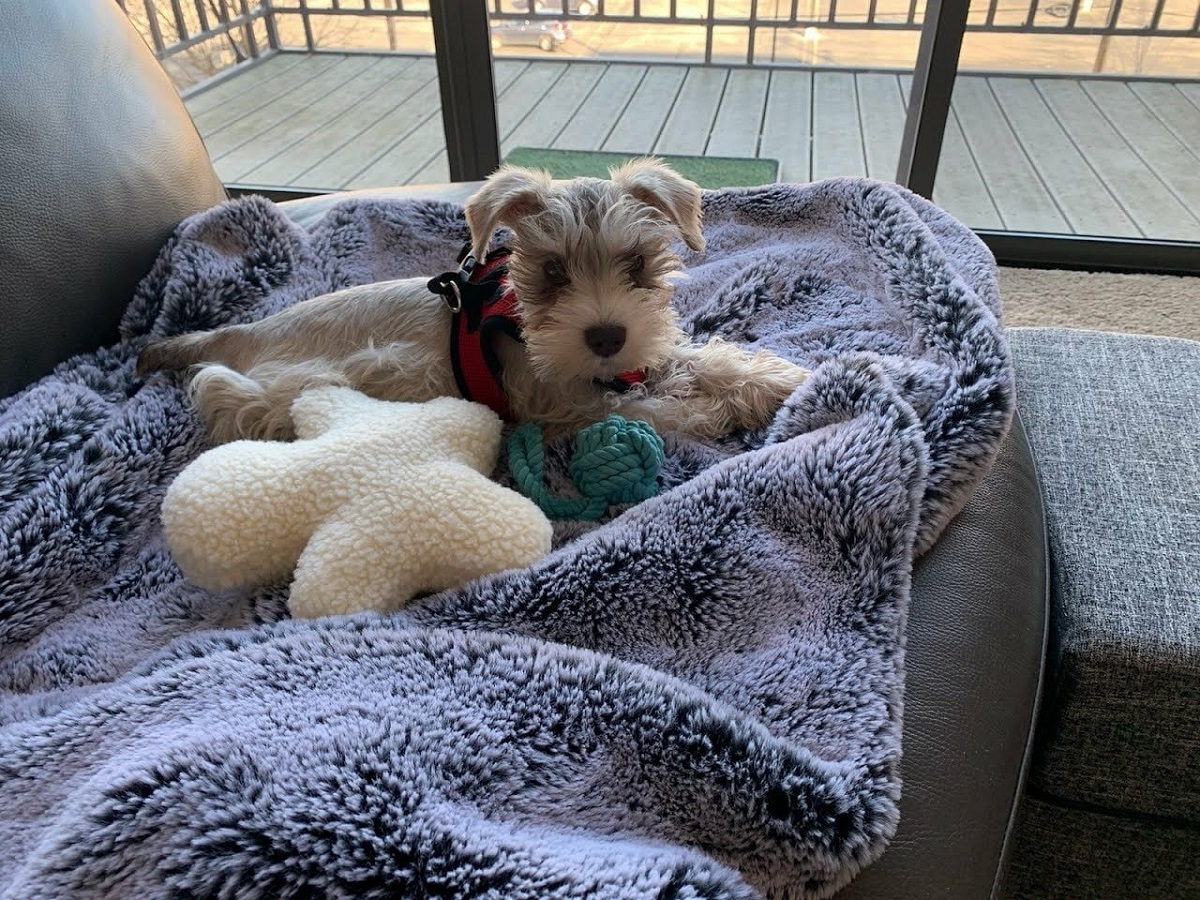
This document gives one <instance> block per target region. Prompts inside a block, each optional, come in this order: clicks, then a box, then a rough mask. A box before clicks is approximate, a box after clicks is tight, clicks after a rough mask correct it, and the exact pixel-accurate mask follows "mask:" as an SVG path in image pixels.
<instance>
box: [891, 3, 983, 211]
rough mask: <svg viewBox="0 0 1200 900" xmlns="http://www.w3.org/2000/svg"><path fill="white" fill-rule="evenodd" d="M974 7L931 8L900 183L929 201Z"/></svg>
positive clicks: (911, 100)
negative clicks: (959, 57) (963, 46)
mask: <svg viewBox="0 0 1200 900" xmlns="http://www.w3.org/2000/svg"><path fill="white" fill-rule="evenodd" d="M970 7H971V2H970V0H929V2H928V3H927V4H926V6H925V22H924V25H923V27H922V28H921V43H920V45H919V46H918V48H917V65H916V70H915V71H914V72H913V84H912V93H911V94H910V96H909V100H908V115H907V117H906V118H905V120H904V137H903V138H902V139H901V142H900V162H899V165H898V166H897V169H896V181H897V183H899V184H902V185H904V186H905V187H907V188H908V189H909V190H911V191H913V192H914V193H917V194H920V195H921V196H922V197H926V198H929V197H932V196H933V182H934V178H935V177H936V176H937V167H938V162H939V161H940V158H941V155H942V139H943V138H944V137H945V134H946V121H947V120H948V119H949V118H950V101H951V98H952V97H953V96H954V79H955V77H956V76H957V75H958V55H959V53H960V52H961V51H962V42H963V34H964V33H965V32H966V29H967V13H968V12H969V11H970Z"/></svg>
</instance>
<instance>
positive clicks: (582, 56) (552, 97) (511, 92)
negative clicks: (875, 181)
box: [488, 0, 921, 187]
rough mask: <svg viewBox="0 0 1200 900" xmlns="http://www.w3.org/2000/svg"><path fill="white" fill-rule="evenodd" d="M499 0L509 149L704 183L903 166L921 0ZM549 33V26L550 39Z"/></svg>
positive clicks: (499, 77)
mask: <svg viewBox="0 0 1200 900" xmlns="http://www.w3.org/2000/svg"><path fill="white" fill-rule="evenodd" d="M532 3H533V8H532V10H531V9H530V6H529V0H488V9H489V11H490V12H491V23H492V47H493V59H494V65H495V80H496V89H497V113H498V118H499V125H500V140H501V155H502V157H503V158H505V159H507V160H509V161H512V162H518V163H525V164H537V165H540V166H543V167H546V168H549V169H550V170H551V171H552V172H554V174H556V175H562V176H568V175H571V174H600V175H603V174H604V173H605V172H606V171H607V168H608V166H610V165H612V164H613V163H615V162H619V161H620V160H622V159H625V158H627V157H629V156H635V155H644V154H655V155H658V156H663V157H665V158H667V159H668V160H669V161H670V162H671V163H672V164H673V165H675V167H676V168H677V169H679V170H680V171H682V172H684V174H687V175H689V177H692V178H694V179H695V180H697V181H698V182H700V183H701V184H702V185H704V186H706V187H718V186H723V185H735V184H758V183H763V182H771V181H808V180H810V179H817V178H825V177H829V176H834V175H870V176H872V177H876V178H883V179H888V180H890V179H892V178H894V177H895V174H896V164H897V160H898V156H899V148H900V138H901V134H902V131H903V125H904V110H905V102H906V91H907V88H908V85H909V84H910V82H911V71H912V67H913V61H914V59H915V56H916V47H917V43H918V39H919V32H920V26H921V19H920V15H919V13H918V11H917V9H916V7H915V4H913V3H911V2H910V0H712V2H711V3H710V2H709V0H596V2H588V0H532ZM547 35H550V37H547Z"/></svg>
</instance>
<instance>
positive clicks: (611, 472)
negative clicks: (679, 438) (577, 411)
mask: <svg viewBox="0 0 1200 900" xmlns="http://www.w3.org/2000/svg"><path fill="white" fill-rule="evenodd" d="M662 461H663V441H662V438H661V437H659V436H658V433H657V432H656V431H655V430H654V429H653V428H651V427H650V426H649V425H647V424H646V423H645V422H631V421H629V420H628V419H625V418H623V417H621V416H618V415H616V414H613V415H611V416H609V417H608V418H607V419H605V420H604V421H603V422H597V423H596V424H595V425H589V426H588V427H587V428H585V429H583V431H581V432H579V434H577V435H575V454H574V456H572V457H571V466H570V470H569V471H570V473H571V480H572V481H573V482H575V487H576V488H578V490H579V493H580V494H582V496H580V497H555V496H554V495H553V494H551V493H550V491H549V489H548V488H547V487H546V454H545V448H544V447H543V445H542V428H541V426H540V425H535V424H527V425H522V426H521V427H520V428H518V429H516V430H515V431H514V432H513V433H512V434H511V435H510V436H509V438H508V466H509V469H510V470H511V471H512V475H513V479H514V480H515V481H516V483H517V489H518V490H519V491H520V492H521V493H522V494H524V495H525V496H526V497H528V498H529V499H530V500H532V501H533V502H534V503H536V504H537V505H538V506H539V507H540V508H541V510H542V512H544V513H545V514H546V516H547V517H549V518H550V519H554V520H562V519H589V520H595V519H599V518H600V517H601V516H602V515H604V511H605V510H606V509H608V507H609V504H612V503H637V502H638V501H640V500H647V499H649V498H650V497H653V496H654V495H655V494H657V493H658V471H659V469H660V468H662Z"/></svg>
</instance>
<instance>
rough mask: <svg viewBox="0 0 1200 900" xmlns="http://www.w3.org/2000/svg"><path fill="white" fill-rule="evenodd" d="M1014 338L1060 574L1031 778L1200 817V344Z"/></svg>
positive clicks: (1053, 787) (1121, 804)
mask: <svg viewBox="0 0 1200 900" xmlns="http://www.w3.org/2000/svg"><path fill="white" fill-rule="evenodd" d="M1009 338H1010V341H1011V344H1012V349H1013V355H1014V357H1015V360H1016V368H1017V404H1018V408H1019V409H1020V411H1021V415H1022V417H1023V419H1024V421H1025V425H1026V428H1027V430H1028V434H1029V441H1030V444H1031V445H1032V447H1033V451H1034V456H1035V458H1036V459H1037V462H1038V467H1039V472H1040V475H1041V482H1042V489H1043V492H1044V495H1045V502H1046V519H1047V526H1048V529H1049V534H1050V556H1051V565H1052V571H1053V575H1052V586H1051V590H1052V622H1053V626H1052V642H1051V651H1050V658H1049V666H1050V677H1049V679H1048V693H1047V696H1046V698H1045V701H1044V704H1043V716H1042V722H1041V723H1040V726H1039V736H1038V752H1037V756H1036V758H1035V762H1034V769H1033V772H1032V774H1031V779H1032V784H1033V786H1034V788H1035V789H1036V790H1038V791H1041V792H1044V793H1045V794H1046V795H1049V796H1052V797H1056V798H1060V799H1065V800H1069V801H1077V802H1083V803H1087V804H1093V805H1096V806H1099V807H1103V808H1107V809H1110V810H1120V811H1130V812H1136V813H1143V814H1148V815H1152V816H1156V817H1170V818H1175V819H1178V820H1183V821H1189V822H1197V821H1200V765H1197V752H1198V748H1200V479H1198V477H1197V473H1198V472H1200V343H1195V342H1192V341H1184V340H1176V339H1171V338H1147V337H1133V336H1129V335H1114V334H1104V333H1100V332H1086V331H1069V330H1063V329H1013V330H1011V331H1010V332H1009Z"/></svg>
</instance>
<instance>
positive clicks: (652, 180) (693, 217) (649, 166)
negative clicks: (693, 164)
mask: <svg viewBox="0 0 1200 900" xmlns="http://www.w3.org/2000/svg"><path fill="white" fill-rule="evenodd" d="M610 174H611V175H612V180H613V181H615V182H616V183H617V184H619V185H620V186H621V187H623V188H624V189H625V190H627V191H628V192H629V193H630V194H632V195H633V196H634V197H635V198H637V199H638V200H640V201H641V202H642V203H645V204H646V205H647V206H653V207H654V208H655V209H657V210H658V211H659V212H660V213H662V214H663V215H664V216H666V217H667V220H668V221H670V222H671V223H672V224H673V225H674V226H675V227H676V228H677V229H679V235H680V237H682V238H683V242H684V243H685V244H687V245H688V246H689V247H691V248H692V249H693V250H695V251H697V252H700V251H702V250H703V249H704V235H703V234H701V233H700V188H699V186H697V185H696V184H694V183H693V182H691V181H688V180H687V179H686V178H684V177H683V176H682V175H680V174H679V173H678V172H675V171H673V170H672V169H668V168H667V167H666V166H665V165H663V164H662V163H661V162H659V161H658V160H656V159H635V160H632V161H630V162H628V163H626V164H625V165H623V166H621V167H620V168H619V169H613V170H612V172H611V173H610Z"/></svg>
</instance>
